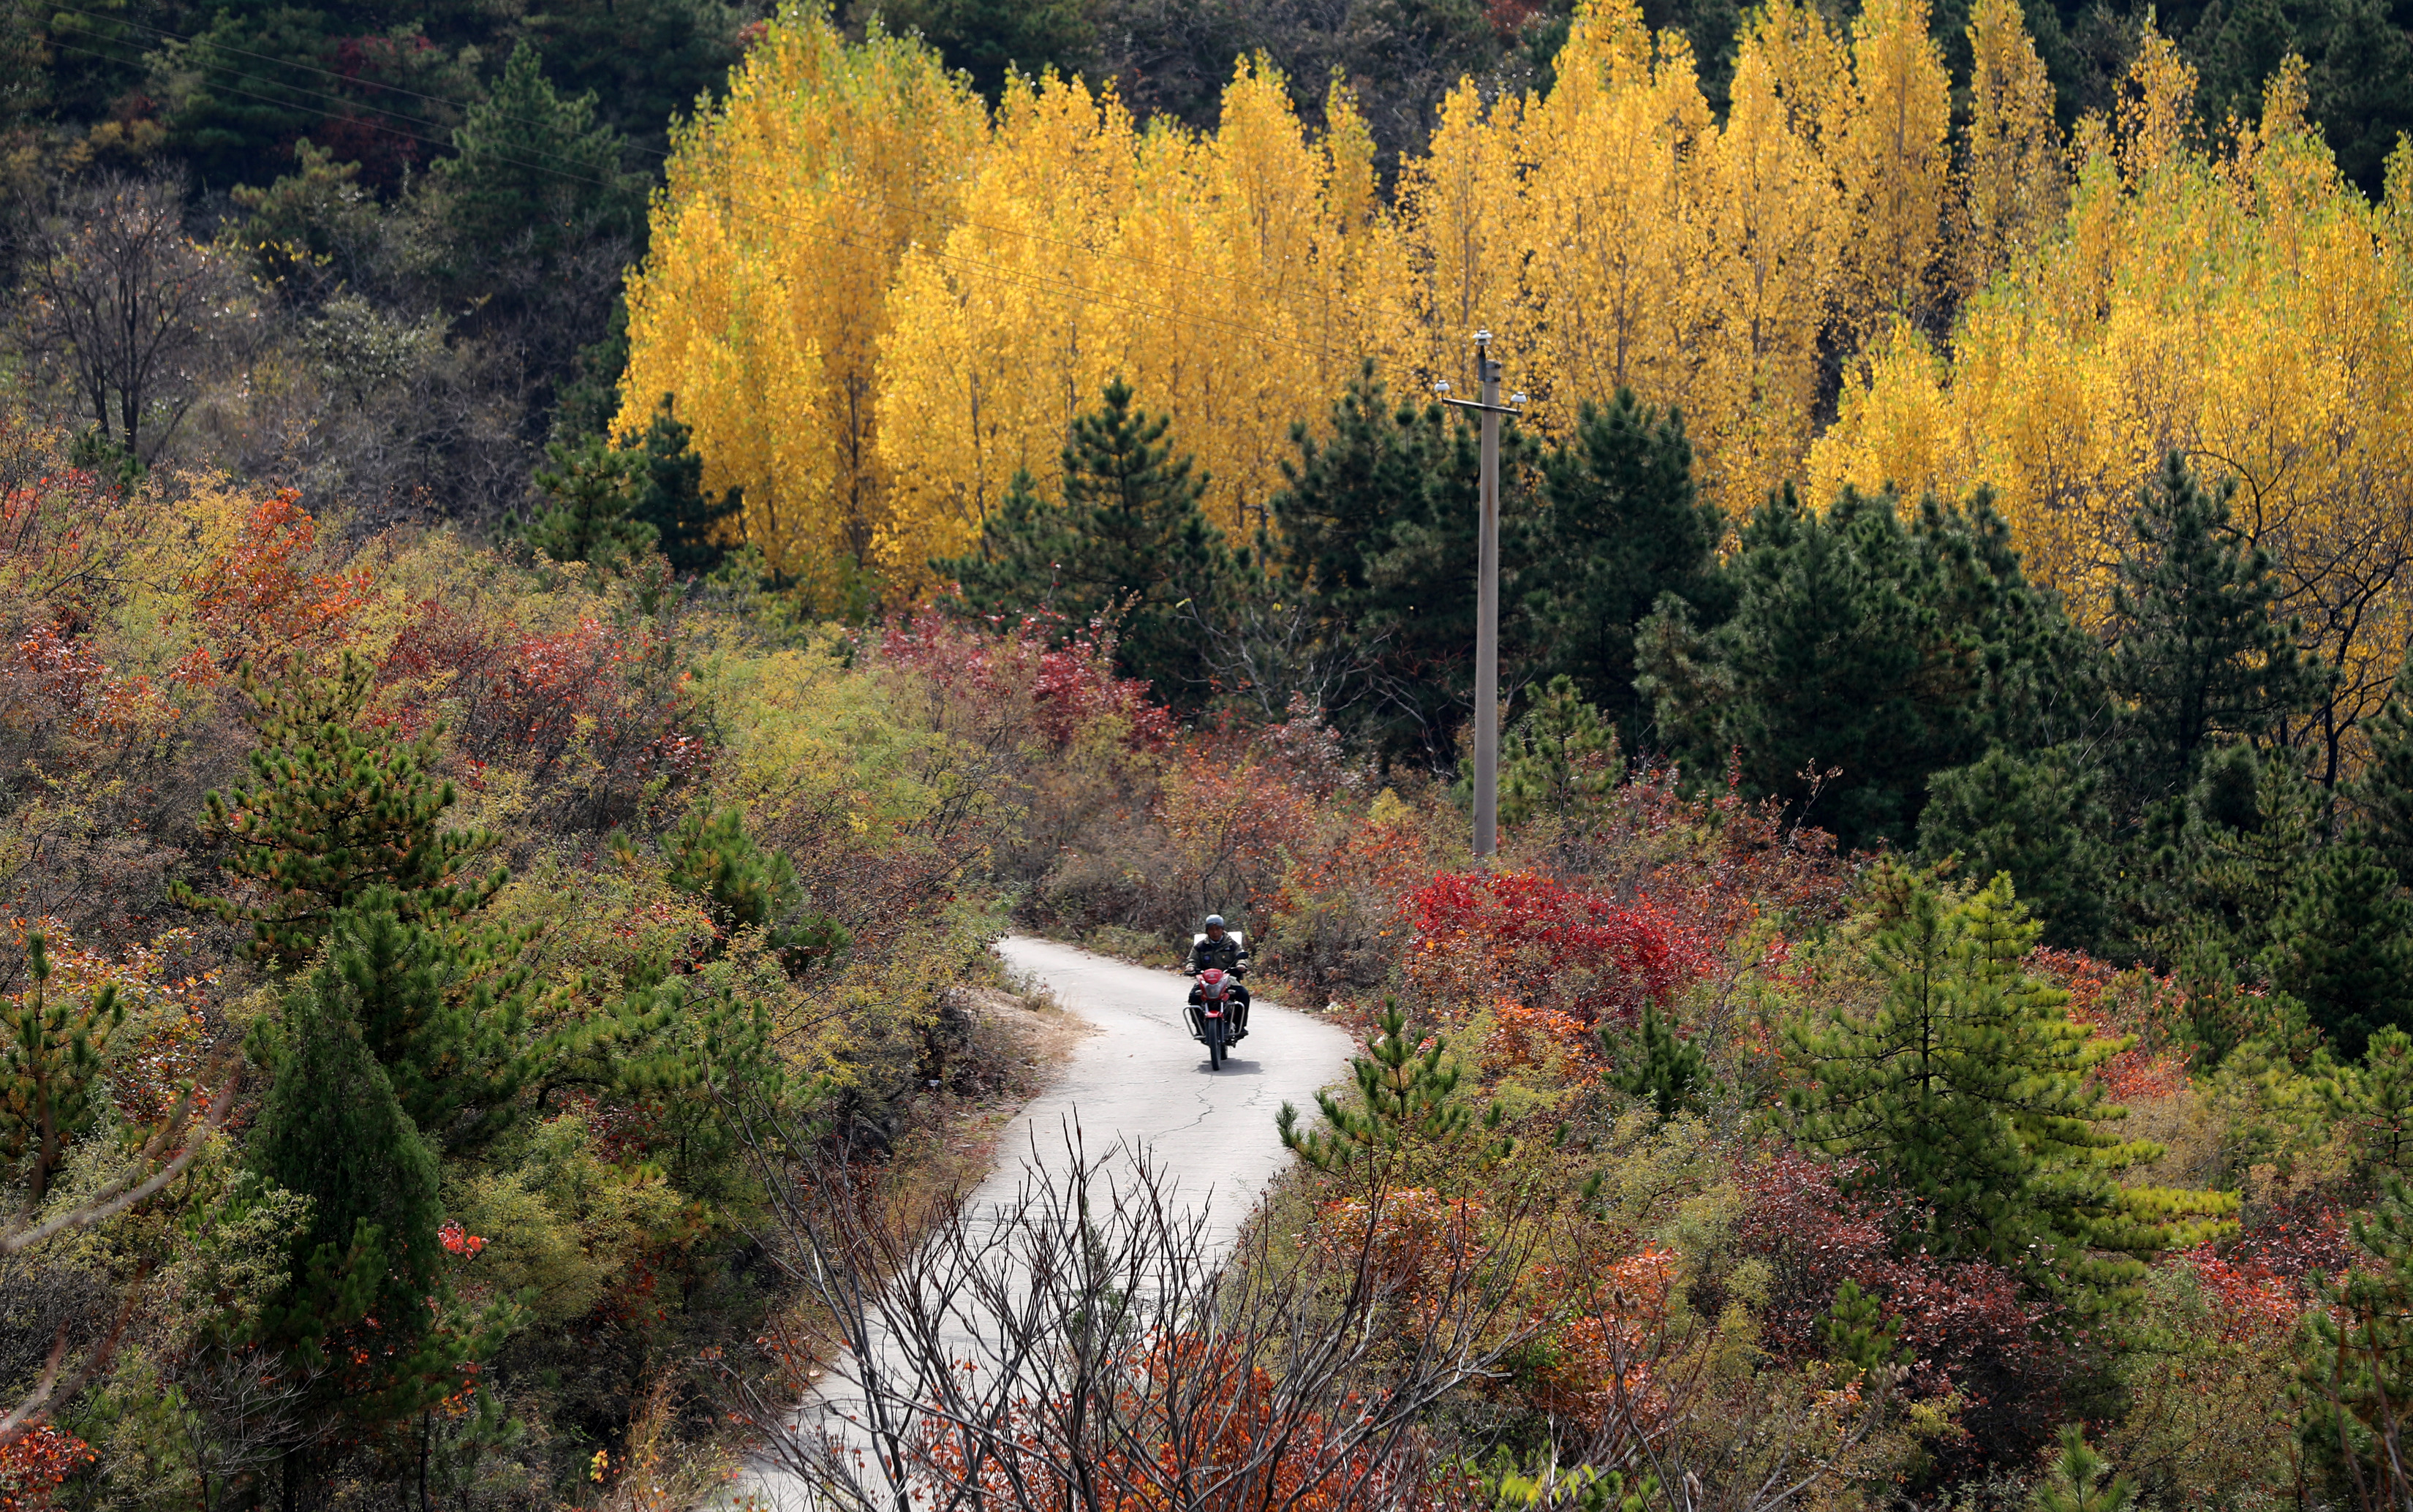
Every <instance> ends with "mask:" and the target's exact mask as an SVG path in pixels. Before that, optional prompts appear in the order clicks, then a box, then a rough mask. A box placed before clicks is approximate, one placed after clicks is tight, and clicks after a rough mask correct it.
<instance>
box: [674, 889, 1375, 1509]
mask: <svg viewBox="0 0 2413 1512" xmlns="http://www.w3.org/2000/svg"><path fill="white" fill-rule="evenodd" d="M997 952H998V955H999V956H1001V957H1003V958H1004V960H1005V962H1006V964H1007V966H1008V967H1009V968H1011V969H1012V970H1013V971H1014V973H1015V974H1016V975H1018V976H1020V977H1023V978H1025V979H1026V980H1027V981H1028V982H1029V984H1030V985H1031V986H1044V987H1046V988H1047V989H1049V990H1050V991H1052V992H1053V993H1054V994H1055V996H1056V1001H1058V1003H1060V1004H1062V1005H1063V1007H1064V1008H1065V1009H1066V1010H1067V1011H1068V1012H1070V1013H1073V1014H1074V1015H1078V1016H1080V1017H1081V1018H1084V1019H1086V1020H1088V1022H1089V1023H1090V1024H1091V1025H1093V1026H1095V1028H1096V1030H1097V1032H1096V1033H1093V1034H1091V1035H1089V1036H1088V1038H1086V1039H1084V1040H1082V1041H1081V1042H1080V1043H1079V1044H1078V1045H1076V1046H1075V1047H1074V1049H1073V1055H1072V1058H1071V1059H1070V1060H1068V1061H1067V1062H1066V1063H1065V1065H1064V1066H1063V1068H1062V1071H1061V1073H1060V1074H1059V1075H1058V1077H1057V1079H1056V1083H1055V1085H1054V1087H1053V1088H1052V1089H1050V1090H1048V1091H1046V1092H1044V1093H1043V1094H1041V1095H1040V1096H1039V1097H1038V1098H1036V1099H1035V1100H1033V1101H1032V1102H1031V1104H1030V1105H1029V1106H1028V1107H1026V1108H1025V1109H1024V1110H1023V1111H1022V1115H1021V1117H1020V1118H1019V1119H1016V1120H1015V1121H1014V1124H1013V1125H1012V1126H1011V1127H1010V1128H1009V1129H1008V1130H1007V1131H1006V1134H1005V1136H1004V1138H1003V1139H1002V1140H1001V1141H1000V1142H999V1147H998V1149H999V1162H998V1168H997V1169H996V1170H995V1171H993V1172H992V1173H991V1174H990V1175H989V1177H988V1178H987V1179H986V1180H985V1181H984V1182H983V1183H982V1184H981V1185H980V1186H979V1187H978V1188H977V1189H975V1190H974V1192H973V1193H972V1197H971V1207H972V1209H973V1212H974V1214H975V1215H978V1214H981V1213H986V1212H995V1211H997V1210H998V1208H999V1207H1000V1206H1001V1205H1003V1204H1005V1203H1007V1202H1008V1201H1010V1200H1011V1199H1012V1198H1013V1197H1014V1193H1015V1190H1016V1188H1017V1187H1018V1186H1019V1185H1020V1184H1021V1182H1022V1181H1023V1179H1024V1178H1025V1177H1026V1175H1027V1174H1028V1167H1029V1164H1030V1163H1031V1161H1032V1159H1033V1152H1034V1150H1035V1151H1036V1158H1037V1160H1038V1161H1039V1163H1040V1164H1042V1166H1043V1167H1044V1168H1046V1169H1049V1170H1058V1171H1060V1170H1061V1169H1062V1168H1063V1167H1064V1166H1065V1165H1066V1164H1067V1163H1068V1157H1067V1154H1066V1148H1065V1140H1064V1135H1063V1131H1064V1129H1065V1127H1066V1126H1067V1125H1068V1124H1069V1123H1070V1122H1072V1121H1073V1120H1074V1119H1077V1120H1078V1122H1079V1125H1080V1129H1081V1134H1082V1140H1083V1143H1084V1144H1085V1145H1086V1147H1087V1148H1088V1150H1089V1152H1090V1154H1091V1157H1092V1158H1093V1159H1094V1158H1095V1157H1096V1155H1097V1154H1099V1153H1100V1152H1102V1151H1103V1150H1105V1149H1108V1148H1109V1147H1111V1146H1112V1145H1114V1144H1115V1142H1116V1141H1117V1140H1122V1141H1126V1142H1127V1143H1129V1144H1131V1145H1133V1146H1146V1147H1147V1148H1148V1149H1149V1150H1150V1152H1151V1154H1152V1156H1153V1159H1154V1162H1155V1164H1156V1166H1157V1168H1158V1169H1159V1170H1160V1171H1162V1172H1163V1173H1165V1174H1167V1175H1170V1176H1171V1177H1173V1178H1175V1182H1176V1188H1175V1190H1176V1194H1177V1197H1178V1199H1179V1200H1180V1201H1181V1202H1182V1203H1183V1204H1184V1205H1186V1206H1187V1207H1189V1208H1192V1209H1193V1210H1194V1209H1196V1208H1205V1209H1206V1211H1207V1225H1208V1229H1209V1232H1210V1233H1211V1234H1212V1235H1213V1237H1214V1239H1215V1242H1216V1245H1217V1247H1218V1249H1219V1250H1221V1249H1223V1248H1227V1247H1228V1246H1229V1245H1230V1244H1231V1242H1232V1240H1233V1238H1235V1237H1236V1233H1237V1231H1238V1229H1239V1226H1240V1223H1242V1221H1244V1220H1245V1219H1246V1218H1247V1217H1248V1215H1249V1211H1250V1209H1251V1207H1252V1206H1253V1205H1254V1204H1255V1202H1256V1200H1257V1196H1258V1194H1259V1193H1262V1192H1263V1191H1264V1190H1265V1188H1266V1183H1267V1182H1269V1181H1270V1180H1272V1179H1273V1178H1274V1176H1275V1174H1276V1173H1277V1172H1279V1171H1281V1168H1282V1167H1283V1165H1284V1164H1286V1163H1287V1162H1288V1161H1289V1160H1290V1158H1291V1156H1290V1152H1289V1151H1288V1150H1287V1149H1283V1148H1282V1143H1281V1137H1280V1136H1279V1135H1278V1134H1276V1133H1275V1130H1274V1115H1275V1114H1276V1113H1277V1112H1279V1111H1280V1110H1281V1105H1282V1104H1283V1103H1285V1102H1289V1103H1294V1104H1297V1105H1298V1108H1299V1110H1300V1112H1301V1113H1302V1114H1304V1115H1308V1116H1310V1117H1312V1115H1313V1111H1314V1107H1315V1093H1316V1090H1317V1089H1318V1088H1322V1087H1328V1086H1331V1085H1333V1084H1334V1083H1335V1082H1337V1081H1339V1080H1340V1078H1341V1077H1342V1076H1344V1075H1346V1074H1347V1072H1348V1063H1349V1056H1350V1051H1351V1048H1352V1046H1351V1045H1350V1040H1349V1036H1348V1035H1347V1034H1345V1033H1343V1032H1342V1031H1341V1030H1340V1029H1339V1028H1338V1027H1336V1026H1335V1025H1333V1024H1331V1023H1329V1022H1327V1021H1325V1020H1324V1019H1321V1018H1314V1017H1310V1016H1309V1015H1306V1014H1301V1013H1295V1012H1294V1011H1292V1010H1290V1009H1287V1008H1284V1007H1281V1005H1280V1004H1278V1003H1275V1002H1271V1001H1267V1000H1266V998H1264V997H1262V996H1260V997H1258V998H1257V999H1256V1001H1255V1002H1254V1003H1253V1004H1252V1005H1251V1008H1250V1010H1249V1037H1248V1039H1247V1040H1246V1041H1244V1042H1243V1043H1242V1044H1241V1045H1240V1046H1239V1047H1238V1050H1237V1051H1236V1052H1235V1053H1233V1054H1230V1055H1227V1056H1226V1057H1225V1058H1224V1061H1223V1069H1222V1070H1221V1071H1220V1072H1219V1071H1215V1070H1213V1069H1211V1068H1210V1067H1209V1066H1208V1064H1207V1051H1206V1048H1205V1047H1204V1046H1203V1045H1199V1044H1197V1043H1196V1042H1195V1041H1193V1040H1192V1039H1191V1038H1190V1031H1189V1029H1188V1028H1187V1026H1186V1023H1185V1019H1186V1014H1185V1011H1184V1008H1183V1002H1184V1000H1185V999H1186V997H1187V996H1188V994H1189V990H1190V983H1189V979H1188V978H1186V977H1184V976H1183V975H1182V974H1181V973H1180V972H1178V971H1171V970H1162V969H1158V970H1150V969H1148V968H1145V967H1139V966H1132V965H1128V964H1126V963H1124V962H1122V961H1118V960H1111V959H1109V958H1107V957H1106V956H1095V955H1092V954H1090V953H1089V952H1088V951H1086V950H1076V949H1074V948H1073V947H1072V946H1070V945H1059V944H1058V943H1056V942H1054V941H1047V940H1033V939H1029V938H1026V937H1022V936H1010V937H1008V938H1007V939H1005V940H1002V941H999V943H998V946H997ZM1167 964H1168V965H1170V964H1171V959H1170V957H1168V962H1167ZM840 1405H843V1403H841V1402H840V1401H838V1400H837V1399H836V1398H835V1397H834V1398H832V1399H831V1401H827V1402H823V1403H808V1404H807V1405H806V1407H805V1408H804V1409H803V1410H804V1411H805V1412H806V1413H808V1414H809V1413H815V1412H818V1411H824V1410H828V1409H829V1408H832V1407H836V1406H840ZM731 1491H732V1493H733V1494H732V1495H731V1496H729V1497H728V1498H727V1499H725V1500H724V1501H723V1502H722V1503H721V1505H724V1506H728V1505H738V1504H741V1503H743V1502H744V1501H746V1500H747V1499H748V1498H751V1499H752V1500H753V1503H754V1505H766V1504H767V1505H771V1506H774V1507H781V1508H787V1507H804V1506H807V1505H809V1503H808V1502H807V1499H806V1497H805V1496H804V1494H803V1490H802V1488H801V1487H800V1486H798V1485H796V1484H795V1483H793V1482H792V1481H790V1480H788V1479H787V1478H786V1477H785V1476H784V1475H780V1474H778V1473H776V1472H772V1471H770V1470H768V1469H767V1467H764V1468H758V1469H757V1470H755V1471H754V1472H752V1473H750V1474H748V1475H744V1476H741V1478H740V1481H739V1482H738V1483H737V1484H736V1485H734V1486H733V1487H732V1488H731Z"/></svg>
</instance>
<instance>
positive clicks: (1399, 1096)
mask: <svg viewBox="0 0 2413 1512" xmlns="http://www.w3.org/2000/svg"><path fill="white" fill-rule="evenodd" d="M1374 1022H1375V1024H1376V1026H1377V1027H1378V1028H1380V1029H1381V1030H1382V1032H1381V1033H1380V1034H1378V1035H1376V1036H1375V1038H1374V1043H1373V1044H1372V1045H1369V1046H1368V1047H1367V1053H1366V1054H1365V1055H1363V1056H1358V1057H1355V1058H1354V1059H1353V1060H1351V1061H1350V1062H1349V1065H1350V1070H1351V1071H1352V1072H1353V1073H1354V1074H1355V1076H1356V1080H1357V1094H1358V1099H1359V1103H1360V1105H1359V1106H1357V1107H1352V1106H1350V1105H1349V1104H1345V1103H1343V1102H1342V1101H1341V1100H1340V1098H1338V1097H1335V1096H1334V1095H1333V1094H1332V1093H1331V1092H1329V1091H1319V1092H1317V1093H1316V1094H1315V1104H1316V1106H1317V1107H1318V1108H1319V1109H1321V1110H1322V1111H1323V1114H1324V1123H1325V1127H1324V1129H1323V1130H1321V1131H1320V1132H1319V1131H1303V1130H1301V1129H1300V1128H1299V1127H1298V1109H1297V1108H1295V1107H1294V1106H1292V1105H1291V1104H1288V1103H1284V1104H1282V1105H1281V1113H1280V1114H1278V1115H1277V1116H1276V1118H1275V1119H1274V1122H1275V1126H1276V1127H1277V1128H1278V1129H1279V1130H1281V1141H1282V1143H1283V1144H1284V1145H1286V1146H1288V1147H1289V1148H1290V1149H1292V1150H1293V1151H1294V1152H1295V1153H1296V1154H1297V1155H1298V1157H1299V1158H1300V1159H1302V1160H1304V1161H1306V1162H1307V1163H1308V1164H1310V1165H1312V1166H1314V1167H1315V1168H1316V1169H1317V1170H1320V1171H1326V1172H1333V1173H1340V1172H1346V1171H1351V1170H1359V1169H1362V1170H1364V1171H1365V1172H1367V1173H1368V1174H1369V1179H1380V1178H1381V1177H1382V1176H1383V1175H1384V1174H1387V1173H1388V1172H1389V1171H1390V1170H1391V1169H1392V1167H1393V1166H1394V1164H1396V1163H1397V1162H1399V1161H1401V1160H1403V1159H1404V1160H1407V1161H1410V1162H1413V1163H1415V1164H1418V1165H1419V1166H1424V1167H1431V1168H1432V1169H1430V1170H1429V1172H1428V1174H1433V1175H1437V1174H1439V1168H1438V1165H1437V1164H1436V1163H1439V1162H1444V1161H1450V1160H1456V1161H1463V1160H1464V1159H1466V1158H1467V1156H1469V1155H1477V1154H1479V1155H1504V1154H1506V1153H1507V1152H1508V1149H1509V1144H1508V1142H1507V1141H1506V1140H1505V1139H1504V1138H1503V1139H1501V1140H1499V1141H1496V1142H1492V1143H1490V1144H1488V1147H1487V1148H1486V1149H1482V1150H1479V1151H1478V1150H1473V1149H1469V1148H1468V1146H1469V1144H1470V1142H1471V1141H1472V1140H1473V1137H1474V1135H1475V1127H1474V1125H1475V1120H1474V1117H1473V1110H1472V1109H1470V1108H1469V1107H1468V1106H1467V1105H1466V1103H1465V1101H1464V1100H1463V1099H1462V1098H1460V1097H1459V1096H1458V1082H1459V1080H1460V1079H1461V1078H1462V1077H1463V1076H1464V1075H1465V1073H1464V1070H1463V1068H1461V1067H1460V1066H1459V1065H1458V1062H1457V1061H1455V1060H1443V1057H1444V1055H1445V1054H1446V1053H1447V1051H1448V1048H1449V1042H1448V1041H1447V1040H1445V1039H1443V1037H1442V1036H1441V1035H1438V1034H1435V1035H1432V1036H1430V1037H1429V1040H1428V1041H1427V1042H1426V1044H1425V1045H1424V1047H1423V1049H1422V1050H1421V1051H1420V1050H1419V1049H1418V1048H1417V1044H1416V1037H1415V1036H1414V1035H1411V1034H1410V1033H1409V1032H1408V1019H1407V1015H1405V1014H1403V1013H1401V1012H1400V1011H1399V1004H1398V1003H1396V1002H1393V1001H1388V1000H1385V1001H1384V1004H1383V1011H1382V1013H1381V1014H1380V1015H1377V1016H1376V1018H1375V1020H1374ZM1500 1122H1501V1109H1500V1106H1499V1104H1492V1106H1491V1107H1490V1109H1489V1110H1488V1112H1487V1113H1486V1114H1485V1115H1484V1119H1483V1129H1484V1132H1485V1133H1486V1134H1489V1133H1491V1132H1494V1131H1496V1130H1497V1129H1498V1128H1499V1126H1500Z"/></svg>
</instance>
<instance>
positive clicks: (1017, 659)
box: [879, 614, 1177, 750]
mask: <svg viewBox="0 0 2413 1512" xmlns="http://www.w3.org/2000/svg"><path fill="white" fill-rule="evenodd" d="M1114 652H1115V648H1114V641H1113V639H1112V637H1111V636H1109V635H1107V634H1106V633H1105V632H1104V631H1103V630H1102V629H1101V628H1100V627H1098V626H1096V625H1091V626H1089V627H1088V629H1087V630H1076V631H1069V632H1068V631H1067V630H1066V629H1065V627H1064V625H1063V623H1062V620H1061V618H1060V616H1046V615H1027V616H1025V617H1024V618H1023V620H1022V621H1021V622H1020V623H1019V624H1017V625H1014V627H1012V628H1011V629H1009V628H1006V627H1005V626H1003V625H1002V624H999V625H998V626H997V627H995V628H994V629H983V628H981V627H979V626H974V625H967V624H965V623H964V622H963V621H961V620H957V619H950V618H948V617H946V616H944V615H935V614H922V615H912V616H900V617H898V618H896V619H892V620H890V621H889V622H888V624H887V625H886V626H885V627H883V628H882V629H881V632H880V640H879V654H880V657H881V660H884V661H887V662H889V663H891V664H892V665H895V666H899V667H910V668H911V669H912V670H914V671H915V672H918V673H920V674H923V675H924V676H926V677H928V678H929V679H930V680H931V681H932V682H934V683H936V684H938V685H939V686H940V688H941V689H945V690H946V691H948V692H950V693H953V694H955V695H957V696H959V697H969V698H970V700H971V701H972V702H974V703H975V704H982V705H985V706H986V711H987V712H988V714H989V715H990V717H991V718H994V719H1004V720H1007V721H1011V722H1012V723H1014V724H1019V723H1022V722H1024V721H1028V722H1029V723H1030V724H1031V725H1032V726H1034V727H1035V728H1036V730H1037V732H1038V734H1040V736H1041V737H1042V738H1043V739H1044V741H1045V742H1046V743H1047V745H1048V746H1049V747H1050V748H1052V749H1058V750H1060V749H1064V748H1065V747H1067V746H1070V745H1072V744H1073V741H1074V740H1075V739H1076V738H1077V737H1078V736H1080V735H1081V734H1084V733H1086V732H1088V731H1091V730H1097V729H1112V730H1113V731H1115V732H1116V733H1117V734H1119V735H1120V737H1121V738H1122V739H1123V740H1124V741H1126V742H1127V743H1129V744H1130V745H1132V746H1133V747H1135V748H1138V749H1147V750H1161V749H1164V748H1165V747H1166V746H1168V745H1170V744H1171V743H1172V740H1173V737H1174V734H1175V731H1176V728H1177V727H1176V725H1175V723H1174V719H1173V713H1172V711H1171V710H1169V709H1166V708H1164V707H1162V705H1160V704H1156V703H1155V702H1153V701H1152V700H1151V699H1150V697H1149V696H1148V687H1147V684H1146V683H1145V682H1142V681H1140V680H1139V679H1137V678H1133V677H1120V676H1117V675H1116V674H1115V670H1114Z"/></svg>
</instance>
